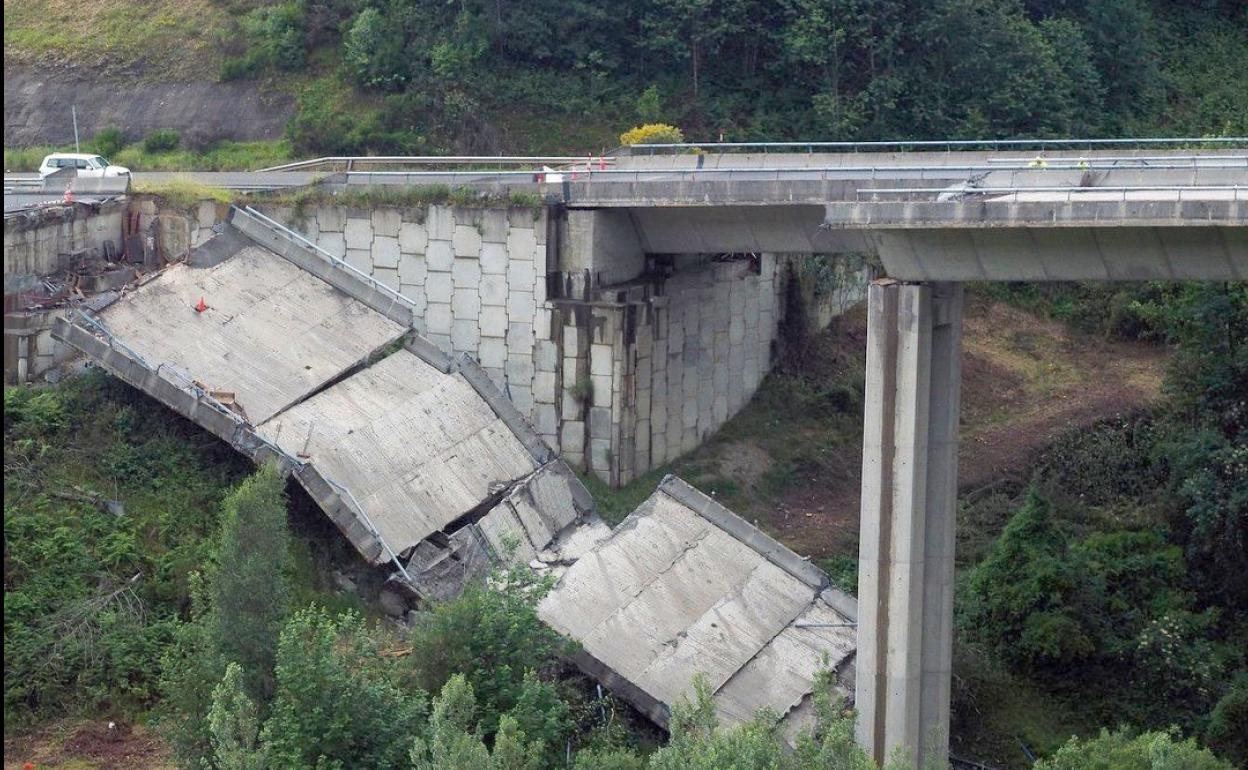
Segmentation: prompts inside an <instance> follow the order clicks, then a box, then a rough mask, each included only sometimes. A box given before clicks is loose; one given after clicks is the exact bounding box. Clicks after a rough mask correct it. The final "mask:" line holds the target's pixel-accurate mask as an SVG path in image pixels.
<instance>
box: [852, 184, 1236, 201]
mask: <svg viewBox="0 0 1248 770" xmlns="http://www.w3.org/2000/svg"><path fill="white" fill-rule="evenodd" d="M1241 190H1248V186H1245V185H1134V186H1125V187H1119V186H1115V187H1073V186H1062V187H962V188H949V187H892V188H871V187H863V188H860V189H858V190H857V193H858V195H859V196H862V195H903V194H927V195H932V194H935V195H949V196H958V197H964V196H967V195H1004V196H1010V195H1012V196H1013V198H1014V201H1015V202H1017V201H1018V197H1019V196H1020V195H1027V194H1034V193H1065V194H1066V202H1070V201H1073V200H1074V199H1075V197H1077V196H1080V195H1089V194H1104V193H1115V194H1118V195H1121V196H1122V197H1121V200H1124V201H1125V200H1127V199H1128V196H1129V195H1130V194H1132V193H1151V192H1172V193H1176V200H1179V201H1182V200H1183V193H1185V192H1186V193H1210V192H1223V193H1231V199H1232V200H1235V201H1238V200H1239V196H1240V191H1241ZM1206 200H1208V198H1206ZM889 202H895V201H889Z"/></svg>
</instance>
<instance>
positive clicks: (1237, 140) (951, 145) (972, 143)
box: [631, 136, 1248, 154]
mask: <svg viewBox="0 0 1248 770" xmlns="http://www.w3.org/2000/svg"><path fill="white" fill-rule="evenodd" d="M1176 145H1177V146H1180V147H1199V146H1201V145H1223V146H1227V145H1230V146H1248V137H1244V136H1221V137H1210V138H1200V137H1139V138H1126V139H916V140H904V139H901V140H888V141H866V142H701V143H699V142H673V143H654V144H634V145H632V148H631V149H632V150H633V151H634V152H637V151H638V150H641V151H644V152H646V153H647V154H656V151H663V152H665V153H666V152H668V151H670V152H682V151H692V150H716V151H721V152H723V151H728V152H731V151H738V150H759V151H761V152H774V151H785V152H792V151H794V150H799V151H800V150H804V151H805V152H807V153H813V152H815V151H816V150H822V151H832V152H857V151H860V150H865V151H868V152H887V151H889V150H896V151H900V152H905V151H912V150H947V151H953V150H975V149H985V150H996V149H1000V148H1035V147H1041V148H1047V149H1071V150H1078V149H1082V148H1088V149H1091V148H1102V149H1106V148H1117V147H1125V148H1133V147H1134V148H1144V147H1165V146H1176Z"/></svg>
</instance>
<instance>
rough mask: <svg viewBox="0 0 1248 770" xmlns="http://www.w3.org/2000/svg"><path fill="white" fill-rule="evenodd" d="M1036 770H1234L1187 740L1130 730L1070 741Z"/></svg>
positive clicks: (1043, 761) (1107, 732) (1162, 734)
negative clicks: (1135, 733) (1134, 733)
mask: <svg viewBox="0 0 1248 770" xmlns="http://www.w3.org/2000/svg"><path fill="white" fill-rule="evenodd" d="M1035 770H1231V766H1230V765H1229V764H1228V763H1226V762H1223V761H1222V760H1220V759H1218V758H1217V757H1215V756H1214V755H1213V754H1212V753H1210V752H1209V750H1208V749H1204V748H1201V747H1200V746H1198V745H1196V742H1195V741H1193V740H1191V739H1188V740H1186V741H1176V740H1175V739H1174V738H1172V737H1171V736H1170V734H1169V733H1143V734H1141V735H1133V734H1132V733H1131V732H1129V731H1127V730H1125V729H1124V730H1117V731H1115V732H1112V733H1111V732H1109V731H1108V730H1102V731H1101V734H1100V735H1099V736H1098V737H1096V738H1090V739H1088V740H1085V741H1080V740H1078V739H1076V738H1071V739H1070V742H1069V743H1067V744H1066V745H1065V746H1063V747H1062V748H1060V749H1058V750H1057V752H1056V753H1055V754H1054V755H1053V756H1052V757H1049V758H1047V759H1042V760H1040V761H1039V762H1037V763H1036V765H1035Z"/></svg>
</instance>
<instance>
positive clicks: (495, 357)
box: [477, 337, 507, 374]
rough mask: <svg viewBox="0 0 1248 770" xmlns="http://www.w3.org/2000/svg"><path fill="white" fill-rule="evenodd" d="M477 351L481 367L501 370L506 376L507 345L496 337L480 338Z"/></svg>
mask: <svg viewBox="0 0 1248 770" xmlns="http://www.w3.org/2000/svg"><path fill="white" fill-rule="evenodd" d="M477 350H478V351H479V352H480V353H479V355H478V358H479V359H480V360H481V365H482V366H484V367H486V368H487V369H503V373H504V374H506V368H505V365H506V363H507V345H506V344H504V343H503V341H502V340H501V339H499V338H498V337H482V338H481V342H480V345H479V346H478V348H477Z"/></svg>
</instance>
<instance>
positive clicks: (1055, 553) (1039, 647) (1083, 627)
mask: <svg viewBox="0 0 1248 770" xmlns="http://www.w3.org/2000/svg"><path fill="white" fill-rule="evenodd" d="M1089 584H1090V581H1089V576H1088V574H1087V573H1086V572H1084V571H1082V570H1080V569H1079V567H1078V565H1077V564H1075V563H1073V562H1072V561H1071V559H1070V558H1069V556H1068V553H1067V543H1066V538H1065V536H1064V535H1063V534H1062V533H1061V532H1060V531H1059V530H1058V528H1057V527H1056V525H1055V524H1054V522H1053V517H1052V506H1051V505H1050V503H1049V502H1048V500H1046V499H1044V498H1043V497H1041V496H1040V494H1039V493H1038V492H1037V491H1036V490H1035V489H1032V490H1031V491H1029V492H1028V495H1027V498H1026V500H1025V502H1024V503H1023V505H1022V507H1021V508H1019V510H1018V512H1017V513H1015V514H1014V516H1013V517H1012V518H1011V519H1010V521H1009V523H1008V524H1006V526H1005V530H1004V531H1003V532H1002V533H1001V537H1000V538H999V539H998V540H997V543H996V545H995V546H994V548H993V551H992V553H991V554H989V556H988V557H987V558H986V559H984V561H983V562H981V563H980V564H978V565H976V567H975V568H974V569H973V570H972V571H971V574H970V578H969V580H968V584H967V591H966V596H965V601H963V602H962V603H961V604H962V607H961V608H960V614H961V620H962V627H963V628H965V629H966V630H967V632H968V633H969V634H970V635H971V636H972V637H974V638H976V639H979V640H982V641H983V642H984V643H986V644H988V645H990V646H993V647H995V648H996V649H997V650H999V651H1000V653H1001V654H1002V656H1003V657H1004V658H1005V659H1006V660H1007V661H1008V662H1010V663H1011V664H1012V665H1014V666H1015V667H1018V668H1023V669H1026V670H1029V671H1032V672H1038V671H1041V670H1045V669H1048V668H1049V667H1051V666H1054V665H1059V666H1068V665H1070V663H1071V662H1072V661H1081V660H1087V659H1088V658H1089V657H1091V656H1092V655H1093V654H1094V653H1095V651H1096V647H1097V637H1098V633H1097V631H1096V630H1095V629H1094V628H1093V627H1092V623H1093V622H1094V620H1095V619H1096V618H1097V617H1098V614H1097V607H1096V602H1095V598H1094V596H1093V594H1092V591H1091V590H1090V588H1089Z"/></svg>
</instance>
